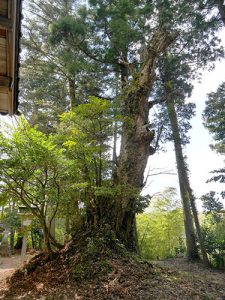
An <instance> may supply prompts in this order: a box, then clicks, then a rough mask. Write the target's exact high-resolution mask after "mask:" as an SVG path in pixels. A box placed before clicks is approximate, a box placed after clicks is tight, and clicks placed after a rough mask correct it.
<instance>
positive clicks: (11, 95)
mask: <svg viewBox="0 0 225 300" xmlns="http://www.w3.org/2000/svg"><path fill="white" fill-rule="evenodd" d="M21 2H22V0H0V113H1V114H9V115H13V114H16V113H17V112H18V111H17V110H18V81H19V78H18V71H19V41H20V32H21Z"/></svg>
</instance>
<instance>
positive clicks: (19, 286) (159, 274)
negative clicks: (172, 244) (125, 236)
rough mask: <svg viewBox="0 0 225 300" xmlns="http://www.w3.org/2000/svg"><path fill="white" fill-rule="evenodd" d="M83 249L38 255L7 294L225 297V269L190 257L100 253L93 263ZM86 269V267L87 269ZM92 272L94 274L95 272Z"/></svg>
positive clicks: (135, 299)
mask: <svg viewBox="0 0 225 300" xmlns="http://www.w3.org/2000/svg"><path fill="white" fill-rule="evenodd" d="M78 255H79V254H77V253H76V254H71V253H68V252H65V251H64V252H63V251H61V252H60V253H59V254H58V255H56V256H55V257H54V259H49V258H48V257H46V256H44V255H39V256H38V257H36V258H33V259H32V260H31V262H30V263H29V264H28V265H27V266H26V267H25V268H24V269H23V270H22V271H21V270H20V271H17V272H16V273H15V274H14V275H13V276H12V277H11V279H10V280H9V282H8V290H7V291H5V292H4V291H3V292H4V295H3V293H0V295H2V296H1V297H0V298H1V299H5V300H6V299H7V300H13V299H25V300H29V299H40V300H41V299H42V300H44V299H46V300H51V299H52V300H53V299H54V300H63V299H64V300H66V299H68V300H72V299H77V300H85V299H90V300H98V299H105V300H106V299H107V300H108V299H109V300H120V299H127V300H128V299H129V300H139V299H143V300H147V299H165V300H175V299H182V300H192V299H193V300H198V299H205V300H209V299H212V300H219V299H221V300H222V299H225V274H224V273H222V272H218V271H212V270H209V269H204V268H203V267H202V266H200V265H199V264H188V263H187V262H186V261H185V260H174V261H169V262H159V263H158V262H157V263H155V264H154V265H152V264H150V263H149V262H143V261H139V260H137V259H132V258H128V257H127V258H124V257H123V258H122V257H121V256H119V255H115V254H114V255H111V257H110V258H109V257H107V258H106V257H100V258H99V257H97V258H96V260H95V259H93V261H92V265H90V264H89V263H90V261H89V262H88V264H87V265H85V262H83V263H84V264H83V265H81V264H79V263H78V261H79V260H78ZM85 268H86V269H85ZM88 270H89V271H90V273H89V271H88Z"/></svg>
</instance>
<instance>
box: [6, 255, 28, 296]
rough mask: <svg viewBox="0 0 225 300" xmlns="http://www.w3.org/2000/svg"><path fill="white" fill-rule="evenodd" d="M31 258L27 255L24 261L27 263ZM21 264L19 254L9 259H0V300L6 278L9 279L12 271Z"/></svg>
mask: <svg viewBox="0 0 225 300" xmlns="http://www.w3.org/2000/svg"><path fill="white" fill-rule="evenodd" d="M31 257H32V256H31V255H27V256H26V260H25V261H28V260H29V259H30V258H31ZM23 264H24V262H22V261H21V256H20V255H19V254H16V255H13V256H11V257H0V299H1V294H3V292H4V290H6V288H7V283H6V280H7V278H9V277H10V276H11V275H12V274H13V273H14V271H15V270H16V269H17V268H19V267H20V266H22V265H23Z"/></svg>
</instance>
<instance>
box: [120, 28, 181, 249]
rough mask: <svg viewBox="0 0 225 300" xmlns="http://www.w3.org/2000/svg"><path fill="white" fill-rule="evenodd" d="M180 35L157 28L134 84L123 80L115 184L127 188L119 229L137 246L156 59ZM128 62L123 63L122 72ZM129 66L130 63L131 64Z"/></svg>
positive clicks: (150, 137) (131, 245)
mask: <svg viewBox="0 0 225 300" xmlns="http://www.w3.org/2000/svg"><path fill="white" fill-rule="evenodd" d="M176 36H177V35H175V34H174V35H171V34H169V33H168V32H167V31H166V30H165V29H161V30H160V31H159V32H157V33H156V34H155V35H154V36H153V38H152V40H151V42H150V43H149V45H148V46H147V50H148V53H147V55H146V60H145V62H144V63H143V64H142V67H141V70H140V73H139V75H138V78H137V77H136V78H134V79H133V82H131V83H130V85H129V84H128V83H127V84H126V82H123V96H122V98H123V103H122V107H123V114H124V118H125V122H124V124H123V128H122V139H121V151H120V157H119V161H118V167H117V174H116V175H117V176H116V178H115V182H114V184H115V185H118V186H119V185H120V186H121V187H122V189H123V191H124V193H123V195H121V196H119V197H118V199H117V202H116V207H115V208H116V212H115V215H116V233H117V234H118V236H119V238H122V240H123V242H124V243H125V245H126V246H127V247H128V248H130V249H132V250H137V243H136V234H135V233H136V226H135V214H136V207H137V204H138V203H137V197H135V193H136V195H137V194H139V193H140V191H141V189H142V188H143V184H144V171H145V168H146V164H147V161H148V158H149V155H150V151H149V150H150V143H151V142H152V140H153V138H154V131H151V130H150V129H149V119H148V118H149V108H150V107H149V103H148V98H149V94H150V92H151V89H152V85H153V83H154V80H155V61H156V60H157V58H158V57H159V55H160V54H161V53H162V52H164V51H165V50H166V49H167V48H168V47H169V45H170V44H171V43H172V42H173V41H174V40H175V38H176ZM125 67H126V65H125V64H122V63H121V71H122V72H121V76H122V80H123V81H126V78H125V79H124V78H123V75H124V74H126V73H128V70H127V72H124V68H125ZM127 68H128V66H127Z"/></svg>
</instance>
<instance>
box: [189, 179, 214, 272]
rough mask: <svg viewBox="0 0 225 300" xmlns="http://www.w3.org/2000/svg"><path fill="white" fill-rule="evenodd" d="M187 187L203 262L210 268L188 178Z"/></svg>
mask: <svg viewBox="0 0 225 300" xmlns="http://www.w3.org/2000/svg"><path fill="white" fill-rule="evenodd" d="M187 187H188V193H189V197H190V203H191V208H192V213H193V217H194V222H195V227H196V231H197V235H198V240H199V244H200V249H201V253H202V260H203V263H204V265H205V266H206V267H209V266H210V262H209V259H208V255H207V251H206V246H205V239H204V236H203V234H202V230H201V226H200V223H199V219H198V212H197V208H196V205H195V197H194V195H193V192H192V190H191V188H190V183H189V180H188V177H187Z"/></svg>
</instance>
